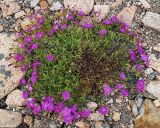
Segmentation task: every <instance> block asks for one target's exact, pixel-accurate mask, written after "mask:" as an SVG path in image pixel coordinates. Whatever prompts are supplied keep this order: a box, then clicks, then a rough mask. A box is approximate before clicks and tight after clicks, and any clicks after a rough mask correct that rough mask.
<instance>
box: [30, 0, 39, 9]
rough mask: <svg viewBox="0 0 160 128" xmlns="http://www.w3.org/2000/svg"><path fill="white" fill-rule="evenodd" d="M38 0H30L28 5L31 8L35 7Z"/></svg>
mask: <svg viewBox="0 0 160 128" xmlns="http://www.w3.org/2000/svg"><path fill="white" fill-rule="evenodd" d="M39 1H40V0H31V2H30V7H31V8H34V7H36V6H37V5H38V3H39Z"/></svg>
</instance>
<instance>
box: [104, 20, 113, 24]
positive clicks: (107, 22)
mask: <svg viewBox="0 0 160 128" xmlns="http://www.w3.org/2000/svg"><path fill="white" fill-rule="evenodd" d="M103 24H104V25H110V24H112V22H111V21H110V20H104V21H103Z"/></svg>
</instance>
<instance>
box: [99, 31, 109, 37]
mask: <svg viewBox="0 0 160 128" xmlns="http://www.w3.org/2000/svg"><path fill="white" fill-rule="evenodd" d="M106 33H107V31H106V30H99V35H100V36H105V35H106Z"/></svg>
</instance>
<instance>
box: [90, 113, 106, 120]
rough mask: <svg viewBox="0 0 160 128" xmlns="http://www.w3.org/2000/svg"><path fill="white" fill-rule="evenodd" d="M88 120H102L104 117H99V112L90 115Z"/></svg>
mask: <svg viewBox="0 0 160 128" xmlns="http://www.w3.org/2000/svg"><path fill="white" fill-rule="evenodd" d="M88 120H90V121H99V120H104V115H101V114H100V113H99V112H96V113H91V114H90V115H89V117H88Z"/></svg>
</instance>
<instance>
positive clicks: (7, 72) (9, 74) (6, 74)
mask: <svg viewBox="0 0 160 128" xmlns="http://www.w3.org/2000/svg"><path fill="white" fill-rule="evenodd" d="M5 77H6V78H7V77H11V71H9V70H8V71H6V72H5Z"/></svg>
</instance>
